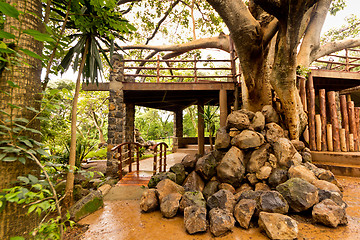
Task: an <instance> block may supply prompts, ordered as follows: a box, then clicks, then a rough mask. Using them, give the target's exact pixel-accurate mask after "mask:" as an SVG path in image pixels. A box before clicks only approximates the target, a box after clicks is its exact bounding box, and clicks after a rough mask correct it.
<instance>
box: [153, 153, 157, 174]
mask: <svg viewBox="0 0 360 240" xmlns="http://www.w3.org/2000/svg"><path fill="white" fill-rule="evenodd" d="M156 170H157V148H155V149H154V163H153V175H155V174H156Z"/></svg>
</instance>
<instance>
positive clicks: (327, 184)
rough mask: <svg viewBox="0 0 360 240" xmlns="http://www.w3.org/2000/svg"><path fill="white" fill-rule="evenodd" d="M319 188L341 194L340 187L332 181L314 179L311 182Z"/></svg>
mask: <svg viewBox="0 0 360 240" xmlns="http://www.w3.org/2000/svg"><path fill="white" fill-rule="evenodd" d="M312 184H313V185H314V186H315V187H317V188H318V189H319V190H326V191H331V192H337V193H339V194H340V195H341V191H340V189H339V188H338V187H337V186H336V185H335V184H333V183H331V182H328V181H325V180H316V181H314V182H313V183H312Z"/></svg>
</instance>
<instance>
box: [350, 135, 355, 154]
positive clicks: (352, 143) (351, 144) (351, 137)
mask: <svg viewBox="0 0 360 240" xmlns="http://www.w3.org/2000/svg"><path fill="white" fill-rule="evenodd" d="M349 140H350V147H349V151H350V152H354V151H355V148H354V135H353V134H352V133H350V134H349Z"/></svg>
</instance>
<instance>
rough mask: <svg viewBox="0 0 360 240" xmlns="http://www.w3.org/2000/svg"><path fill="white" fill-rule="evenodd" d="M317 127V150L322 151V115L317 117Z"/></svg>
mask: <svg viewBox="0 0 360 240" xmlns="http://www.w3.org/2000/svg"><path fill="white" fill-rule="evenodd" d="M315 127H316V150H318V151H321V118H320V114H316V116H315Z"/></svg>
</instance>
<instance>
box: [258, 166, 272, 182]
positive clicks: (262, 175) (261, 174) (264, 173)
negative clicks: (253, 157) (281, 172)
mask: <svg viewBox="0 0 360 240" xmlns="http://www.w3.org/2000/svg"><path fill="white" fill-rule="evenodd" d="M271 171H272V167H269V166H262V167H261V168H260V169H259V170H258V171H257V172H256V177H257V178H258V179H260V180H265V179H268V178H269V176H270V174H271Z"/></svg>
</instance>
